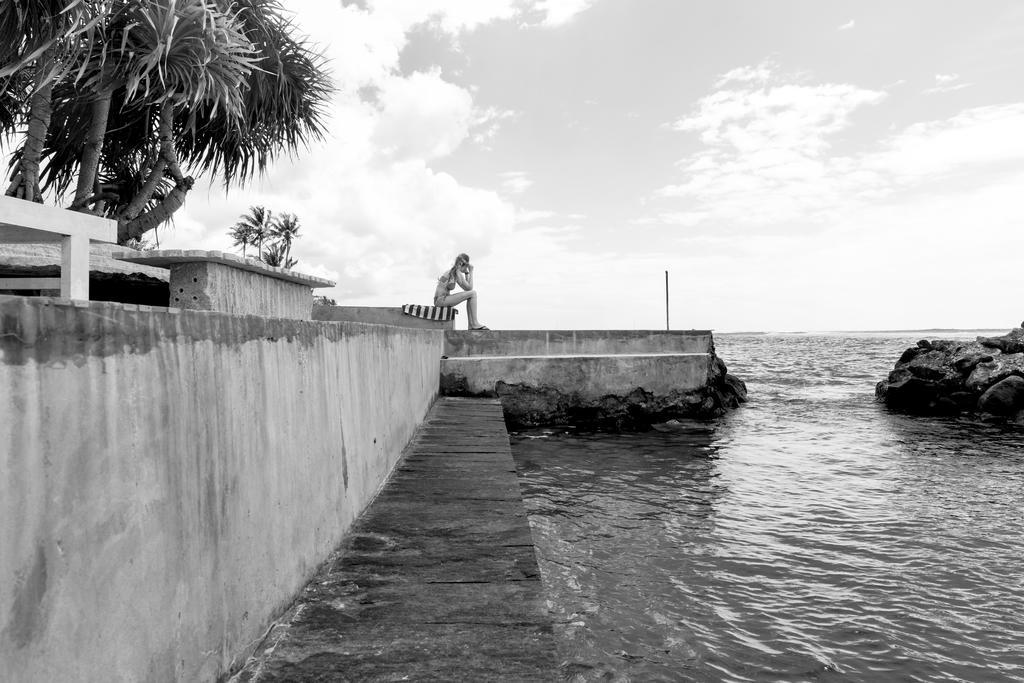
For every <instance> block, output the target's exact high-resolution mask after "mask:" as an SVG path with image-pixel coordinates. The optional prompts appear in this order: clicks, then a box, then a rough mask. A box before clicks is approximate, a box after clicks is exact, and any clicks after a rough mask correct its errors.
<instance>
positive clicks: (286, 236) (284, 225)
mask: <svg viewBox="0 0 1024 683" xmlns="http://www.w3.org/2000/svg"><path fill="white" fill-rule="evenodd" d="M271 236H272V237H273V238H274V240H275V241H276V242H277V243H278V244H281V245H283V246H284V257H285V259H288V258H289V257H291V255H292V242H294V241H295V240H297V239H298V238H299V237H300V235H299V219H298V217H297V216H296V215H295V214H293V213H282V214H281V215H279V216H277V217H276V218H275V219H274V224H273V226H272V227H271ZM287 267H291V266H287Z"/></svg>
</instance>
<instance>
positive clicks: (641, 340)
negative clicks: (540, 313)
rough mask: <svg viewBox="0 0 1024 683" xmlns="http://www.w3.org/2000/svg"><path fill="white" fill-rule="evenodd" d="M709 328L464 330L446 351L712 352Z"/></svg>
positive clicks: (448, 339)
mask: <svg viewBox="0 0 1024 683" xmlns="http://www.w3.org/2000/svg"><path fill="white" fill-rule="evenodd" d="M713 351H714V344H713V342H712V337H711V332H710V331H709V330H671V331H669V330H460V331H457V332H456V331H454V330H453V331H451V332H448V333H447V334H445V355H447V356H449V357H456V356H552V355H572V354H598V355H614V354H623V353H631V354H651V353H711V352H713Z"/></svg>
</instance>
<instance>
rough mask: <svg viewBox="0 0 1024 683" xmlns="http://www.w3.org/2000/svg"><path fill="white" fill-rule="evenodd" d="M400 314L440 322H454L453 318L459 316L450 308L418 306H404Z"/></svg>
mask: <svg viewBox="0 0 1024 683" xmlns="http://www.w3.org/2000/svg"><path fill="white" fill-rule="evenodd" d="M402 313H405V314H406V315H411V316H413V317H414V318H423V319H424V320H442V321H448V320H455V316H456V315H458V314H459V312H458V311H457V310H455V308H453V307H452V306H422V305H420V304H405V305H404V306H402Z"/></svg>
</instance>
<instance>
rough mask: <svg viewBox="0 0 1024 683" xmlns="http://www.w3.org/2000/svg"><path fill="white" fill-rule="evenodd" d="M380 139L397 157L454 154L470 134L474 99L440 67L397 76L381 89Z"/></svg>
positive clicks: (377, 135)
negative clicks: (448, 80) (446, 79)
mask: <svg viewBox="0 0 1024 683" xmlns="http://www.w3.org/2000/svg"><path fill="white" fill-rule="evenodd" d="M378 105H379V108H380V114H379V117H378V119H377V125H376V130H375V131H374V141H375V143H376V144H377V146H378V147H379V148H380V150H381V151H382V152H383V153H384V154H386V155H388V156H390V157H392V158H395V159H410V158H420V159H435V158H438V157H443V156H447V155H448V154H451V153H452V152H453V151H454V150H455V149H456V148H457V147H458V146H459V145H460V144H461V143H462V141H463V140H465V139H466V137H467V136H468V134H469V126H470V121H471V119H472V117H473V114H474V111H473V98H472V96H471V95H470V94H469V92H468V91H466V90H464V89H463V88H460V87H459V86H457V85H454V84H452V83H448V82H447V81H445V80H444V79H442V78H441V74H440V71H438V70H436V69H435V70H433V71H430V72H426V73H423V72H418V73H414V74H412V75H410V76H407V77H399V76H391V77H389V78H388V79H387V80H385V81H384V82H383V83H382V85H381V87H380V94H379V97H378Z"/></svg>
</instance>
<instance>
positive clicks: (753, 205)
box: [655, 64, 885, 226]
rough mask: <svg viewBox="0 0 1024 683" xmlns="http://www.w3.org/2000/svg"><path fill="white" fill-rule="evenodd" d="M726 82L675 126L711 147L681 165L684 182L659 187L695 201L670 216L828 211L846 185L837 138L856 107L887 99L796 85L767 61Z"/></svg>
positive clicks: (779, 217)
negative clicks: (835, 151)
mask: <svg viewBox="0 0 1024 683" xmlns="http://www.w3.org/2000/svg"><path fill="white" fill-rule="evenodd" d="M718 84H719V88H720V89H718V90H716V91H715V92H713V93H711V94H709V95H707V96H705V97H703V98H701V99H700V100H699V101H698V103H697V106H696V108H695V110H694V111H693V112H691V113H690V114H689V115H687V116H684V117H682V118H680V119H678V120H677V121H675V122H674V123H673V124H671V126H670V127H671V128H672V129H673V130H676V131H681V132H687V133H696V134H697V135H698V137H699V140H700V142H701V143H703V145H704V148H703V149H701V150H699V151H698V152H696V153H694V154H692V155H690V156H688V157H685V158H684V159H682V160H680V161H679V162H678V164H677V166H678V168H679V169H680V170H681V171H682V172H683V179H682V181H681V182H679V183H675V184H672V185H667V186H665V187H662V188H660V189H659V190H657V191H656V192H655V197H656V198H661V199H669V198H674V199H685V200H686V201H687V202H688V203H689V204H690V206H689V208H688V210H687V212H686V213H687V214H688V217H687V216H684V215H683V214H681V213H680V212H676V211H670V212H668V213H667V214H666V215H668V216H671V220H672V222H674V223H679V224H682V225H690V226H692V225H698V224H700V223H702V222H705V221H712V220H719V221H725V222H726V223H742V224H755V225H768V224H778V223H780V222H785V221H787V220H791V219H796V218H806V217H807V216H809V215H814V214H816V213H818V212H819V211H821V210H823V209H825V208H827V207H828V206H829V205H830V204H831V203H832V201H833V200H834V198H835V195H836V194H837V193H839V192H841V191H842V190H843V188H842V187H840V186H838V184H836V183H833V182H831V179H832V176H833V171H832V170H831V169H830V168H829V166H828V153H829V151H830V149H831V142H830V138H831V137H832V136H834V135H836V134H837V133H839V132H841V131H843V130H844V129H846V128H848V127H849V126H850V121H851V116H852V114H853V112H854V111H856V110H857V109H859V108H861V107H865V106H871V105H875V104H878V103H879V102H881V101H882V100H883V99H884V98H885V93H883V92H879V91H874V90H867V89H863V88H858V87H856V86H853V85H848V84H835V83H824V84H817V85H805V84H799V83H794V82H791V81H790V80H788V79H785V78H782V77H779V76H777V75H776V73H775V71H774V67H773V66H771V65H767V64H762V65H759V66H757V67H742V68H740V69H734V70H732V71H730V72H728V73H727V74H725V75H724V76H723V77H722V78H720V79H719V80H718ZM724 85H727V86H729V87H721V86H724Z"/></svg>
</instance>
